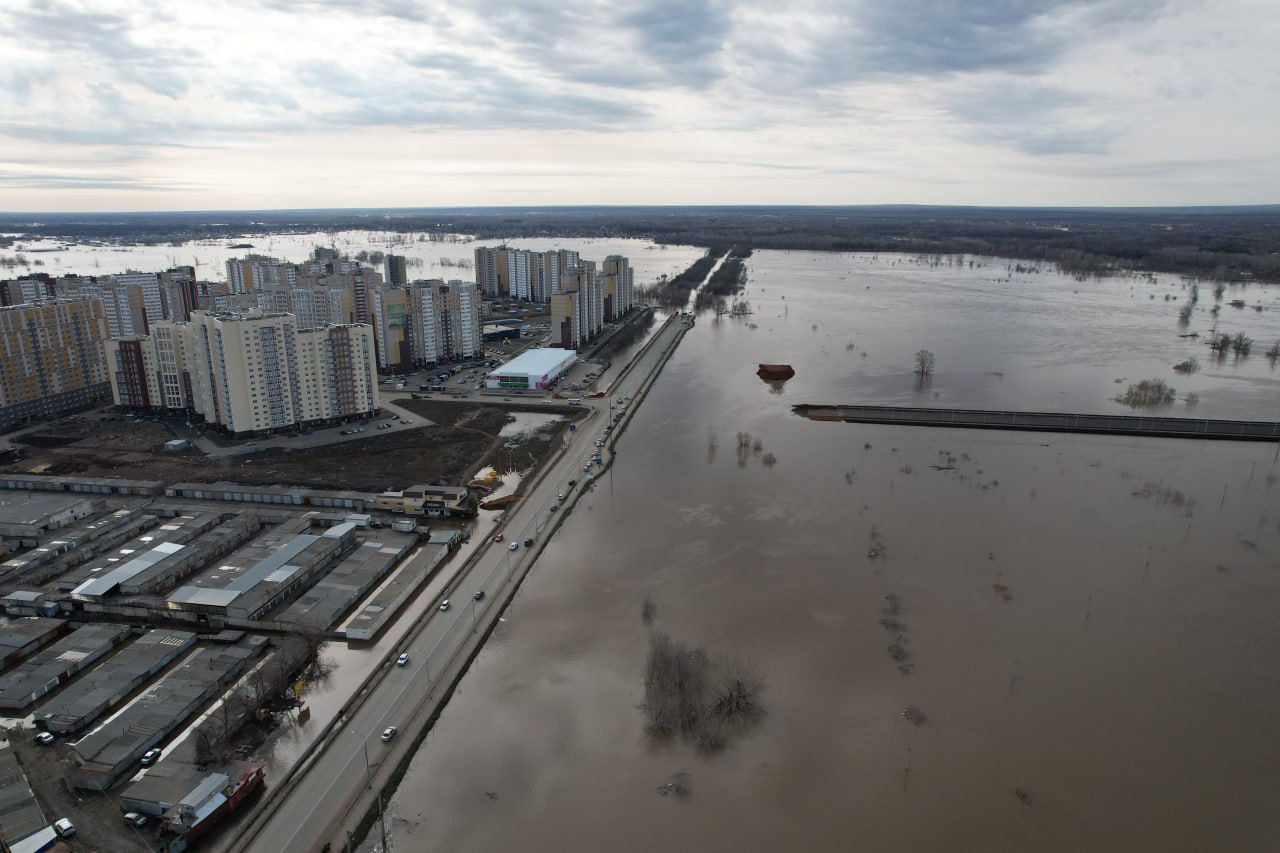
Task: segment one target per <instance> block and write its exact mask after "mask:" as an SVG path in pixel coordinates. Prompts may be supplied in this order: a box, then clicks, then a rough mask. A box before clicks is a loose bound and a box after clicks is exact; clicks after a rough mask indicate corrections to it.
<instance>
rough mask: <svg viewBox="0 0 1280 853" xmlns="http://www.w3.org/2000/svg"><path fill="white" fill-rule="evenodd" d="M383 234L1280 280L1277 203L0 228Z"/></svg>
mask: <svg viewBox="0 0 1280 853" xmlns="http://www.w3.org/2000/svg"><path fill="white" fill-rule="evenodd" d="M349 229H355V230H361V229H364V230H377V231H401V232H434V233H441V232H443V233H459V234H474V235H476V236H477V237H478V238H479V239H481V240H487V241H496V240H503V239H514V238H519V237H645V238H650V239H653V240H655V241H657V242H659V243H673V244H685V245H695V246H702V247H706V248H714V247H724V246H739V247H743V248H754V249H800V250H824V251H857V252H908V253H912V254H960V253H968V254H977V255H996V256H1002V257H1009V258H1022V259H1028V260H1042V261H1052V262H1054V263H1056V264H1059V265H1060V266H1061V267H1063V268H1064V269H1065V270H1066V271H1068V272H1070V273H1073V274H1077V275H1095V274H1097V275H1105V274H1107V273H1110V272H1113V271H1117V270H1120V269H1134V270H1143V271H1151V272H1156V271H1160V272H1177V273H1184V274H1187V275H1190V276H1195V277H1199V278H1203V279H1210V280H1220V279H1226V280H1233V279H1238V278H1242V277H1243V278H1255V279H1259V280H1265V281H1280V205H1266V206H1256V207H1183V208H1125V209H1121V208H979V207H915V206H889V207H548V208H434V209H426V208H423V209H416V208H415V209H410V208H402V209H395V210H307V211H247V212H214V213H127V214H126V213H117V214H25V215H23V214H0V231H3V232H8V233H9V234H17V235H21V236H19V237H17V238H15V239H13V240H12V242H11V241H9V240H5V241H4V242H8V243H9V245H10V246H12V245H15V244H16V243H20V242H21V239H22V237H27V238H30V237H37V236H39V237H60V238H65V239H70V240H103V241H112V242H125V243H152V244H165V243H171V242H176V241H183V240H193V239H231V238H251V237H253V236H255V235H261V234H267V233H281V232H306V231H343V230H349Z"/></svg>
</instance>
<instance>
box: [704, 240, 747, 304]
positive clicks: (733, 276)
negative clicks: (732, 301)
mask: <svg viewBox="0 0 1280 853" xmlns="http://www.w3.org/2000/svg"><path fill="white" fill-rule="evenodd" d="M749 257H751V249H749V248H747V247H745V246H735V247H734V248H733V249H732V250H731V251H730V252H729V257H727V258H726V259H725V262H724V263H723V264H721V265H720V266H719V268H718V269H717V270H716V271H715V272H714V273H712V274H711V278H710V279H709V280H708V281H707V284H706V286H705V287H703V288H702V289H701V290H699V291H698V295H697V297H695V299H694V302H693V307H694V309H695V310H698V311H701V310H704V309H707V308H715V307H717V306H719V305H723V304H724V303H725V302H726V300H727V299H728V297H730V296H733V295H734V294H736V293H738V292H739V291H741V290H742V288H743V287H744V286H746V283H747V267H746V260H747V258H749Z"/></svg>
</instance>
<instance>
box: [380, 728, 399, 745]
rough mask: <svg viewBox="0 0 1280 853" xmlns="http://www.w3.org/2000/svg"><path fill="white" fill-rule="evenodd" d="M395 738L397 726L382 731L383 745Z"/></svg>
mask: <svg viewBox="0 0 1280 853" xmlns="http://www.w3.org/2000/svg"><path fill="white" fill-rule="evenodd" d="M395 736H396V727H395V726H387V727H386V728H385V729H383V730H382V742H383V743H387V742H388V741H390V740H391V739H392V738H393V737H395Z"/></svg>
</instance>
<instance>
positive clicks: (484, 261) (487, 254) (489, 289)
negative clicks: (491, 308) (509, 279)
mask: <svg viewBox="0 0 1280 853" xmlns="http://www.w3.org/2000/svg"><path fill="white" fill-rule="evenodd" d="M500 251H502V250H501V249H494V248H490V247H487V246H481V247H479V248H477V249H476V251H475V256H476V285H477V286H479V288H480V292H481V293H482V294H484V297H485V298H486V299H497V298H498V297H500V296H504V295H505V292H504V291H503V290H502V282H501V280H500V279H499V276H498V253H499V252H500Z"/></svg>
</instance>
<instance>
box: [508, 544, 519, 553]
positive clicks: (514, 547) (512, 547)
mask: <svg viewBox="0 0 1280 853" xmlns="http://www.w3.org/2000/svg"><path fill="white" fill-rule="evenodd" d="M519 547H520V543H519V542H512V543H511V544H510V545H508V546H507V550H508V551H514V550H516V549H517V548H519Z"/></svg>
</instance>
